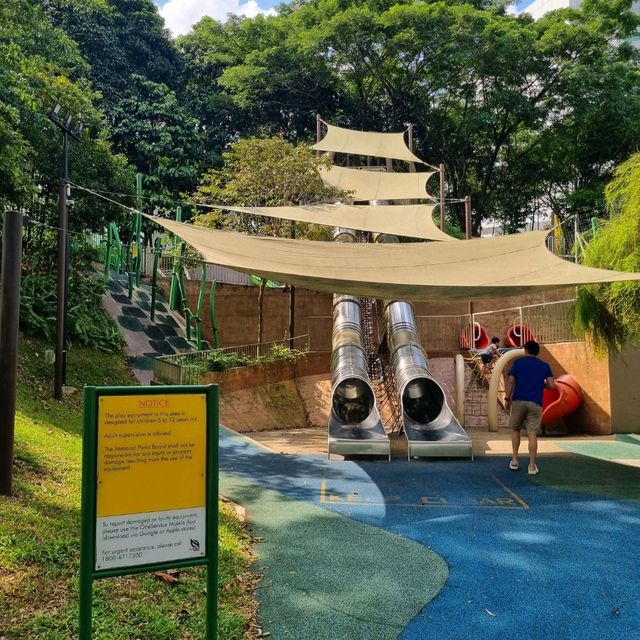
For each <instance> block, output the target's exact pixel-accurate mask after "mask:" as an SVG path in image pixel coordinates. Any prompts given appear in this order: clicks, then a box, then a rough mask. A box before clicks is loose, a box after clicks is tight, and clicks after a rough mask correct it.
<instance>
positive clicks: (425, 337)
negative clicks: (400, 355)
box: [416, 300, 580, 353]
mask: <svg viewBox="0 0 640 640" xmlns="http://www.w3.org/2000/svg"><path fill="white" fill-rule="evenodd" d="M574 303H575V300H561V301H559V302H544V303H541V304H534V305H526V306H521V307H511V308H508V309H497V310H494V311H482V312H479V313H474V314H472V315H469V314H462V315H451V316H416V326H417V327H418V331H419V333H420V337H421V340H422V346H423V347H424V348H425V350H426V351H427V353H433V352H438V351H458V350H459V349H460V348H461V346H462V345H461V336H462V334H463V332H470V331H471V326H472V323H478V324H479V325H480V326H481V327H482V328H483V329H484V330H485V331H486V332H487V335H488V337H489V339H490V338H491V337H492V336H497V337H499V338H500V339H501V340H504V338H505V335H506V333H507V331H508V329H509V328H510V327H513V326H514V325H517V324H522V325H524V326H525V327H527V328H528V329H530V331H531V333H532V334H533V335H534V336H535V338H536V340H538V341H539V342H541V343H543V344H551V343H554V342H577V341H579V340H580V338H577V337H576V336H575V334H574V332H573V330H572V327H571V309H572V307H573V305H574ZM475 335H476V336H477V335H478V328H477V325H476V328H475Z"/></svg>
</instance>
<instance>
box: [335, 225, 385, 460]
mask: <svg viewBox="0 0 640 640" xmlns="http://www.w3.org/2000/svg"><path fill="white" fill-rule="evenodd" d="M334 237H335V238H336V240H338V241H342V242H353V241H355V236H354V235H353V232H350V231H349V230H346V229H336V231H335V234H334ZM328 426H329V432H328V449H327V451H328V455H329V457H330V456H331V454H332V453H336V454H342V455H386V456H389V457H390V454H391V445H390V442H389V437H388V436H387V434H386V431H385V429H384V425H383V424H382V420H381V419H380V413H379V412H378V408H377V406H376V397H375V393H374V392H373V389H372V388H371V382H370V380H369V374H368V371H367V354H366V352H365V349H364V346H363V340H362V324H361V311H360V301H359V300H358V298H354V297H353V296H342V295H334V297H333V334H332V354H331V412H330V414H329V425H328Z"/></svg>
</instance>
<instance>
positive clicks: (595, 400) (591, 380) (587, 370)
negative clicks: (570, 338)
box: [540, 342, 611, 435]
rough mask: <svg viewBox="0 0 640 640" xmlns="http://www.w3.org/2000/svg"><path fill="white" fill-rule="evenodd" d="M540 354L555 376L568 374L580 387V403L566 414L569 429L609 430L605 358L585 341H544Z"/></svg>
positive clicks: (607, 368) (607, 376)
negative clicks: (598, 355)
mask: <svg viewBox="0 0 640 640" xmlns="http://www.w3.org/2000/svg"><path fill="white" fill-rule="evenodd" d="M540 357H542V358H543V359H544V360H546V361H547V362H548V363H549V364H550V365H551V370H552V371H553V375H554V377H558V376H560V375H562V374H564V373H568V374H571V375H572V376H573V377H574V378H575V379H576V380H577V381H578V382H579V384H580V386H581V387H582V395H583V402H582V406H581V407H580V408H579V409H578V410H577V411H576V412H575V413H573V414H572V415H570V416H567V417H566V418H565V422H566V424H567V428H568V429H569V432H571V433H588V434H592V435H605V434H609V433H611V403H610V387H609V360H608V358H602V359H599V358H597V357H596V356H595V355H594V354H593V352H592V351H591V350H590V349H589V347H588V345H587V344H586V343H584V342H565V343H558V344H549V345H543V346H542V349H541V351H540Z"/></svg>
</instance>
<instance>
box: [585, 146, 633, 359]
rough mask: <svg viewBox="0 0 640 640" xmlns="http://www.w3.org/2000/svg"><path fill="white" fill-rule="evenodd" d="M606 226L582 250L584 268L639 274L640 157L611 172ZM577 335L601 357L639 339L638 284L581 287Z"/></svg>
mask: <svg viewBox="0 0 640 640" xmlns="http://www.w3.org/2000/svg"><path fill="white" fill-rule="evenodd" d="M605 198H606V203H607V208H608V211H609V213H610V216H611V217H610V219H609V221H608V222H607V223H606V224H605V225H604V226H603V227H602V228H601V229H599V230H598V232H597V233H596V235H595V237H594V238H593V240H592V241H591V242H590V243H589V245H587V249H586V251H585V255H584V264H586V265H588V266H591V267H600V268H603V269H616V270H619V271H635V272H638V271H640V154H635V155H633V156H631V158H629V159H628V160H627V161H626V162H624V163H622V164H621V165H620V166H618V167H617V168H616V170H615V174H614V179H613V180H612V181H611V182H610V183H609V184H608V185H607V187H606V190H605ZM574 325H575V326H576V329H577V330H578V331H580V332H582V333H584V334H586V335H587V336H588V337H589V338H590V339H591V341H592V342H593V344H594V345H595V347H596V348H597V349H598V351H600V352H606V351H607V350H613V351H619V350H620V349H621V348H622V347H623V346H624V344H625V343H626V342H629V341H632V342H633V341H637V339H638V338H639V337H640V283H638V282H616V283H614V284H611V285H591V286H588V287H580V289H579V290H578V296H577V301H576V306H575V310H574Z"/></svg>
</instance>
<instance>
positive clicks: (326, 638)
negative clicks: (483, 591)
mask: <svg viewBox="0 0 640 640" xmlns="http://www.w3.org/2000/svg"><path fill="white" fill-rule="evenodd" d="M220 491H221V493H222V494H224V495H225V496H228V497H229V498H230V499H231V500H234V501H235V502H238V503H240V504H242V505H243V506H245V507H246V508H247V510H248V513H249V514H250V523H249V524H250V527H251V531H252V533H253V535H254V536H258V537H259V539H260V542H259V543H258V544H257V545H256V547H255V551H256V552H257V554H258V559H257V561H256V563H255V567H254V569H255V570H256V571H257V572H258V573H262V574H263V578H262V580H261V581H260V582H259V586H258V598H259V600H260V618H261V620H262V622H263V624H264V625H265V627H267V628H268V629H269V631H270V632H271V633H272V637H273V638H277V639H278V640H286V639H287V638H290V639H295V640H300V639H301V638H309V640H312V639H313V640H339V639H346V638H349V639H351V638H362V639H363V640H395V639H396V638H397V637H398V635H399V634H400V632H401V631H402V629H404V628H405V627H406V625H407V624H408V623H409V621H410V620H412V619H413V618H414V617H415V616H416V615H417V614H418V613H419V612H420V611H421V610H422V608H423V607H424V605H425V604H426V603H427V602H429V601H430V600H432V599H433V598H434V597H435V596H436V595H437V594H438V593H439V592H440V590H441V589H442V587H443V585H444V583H445V582H446V580H447V577H448V568H447V565H446V563H445V561H444V560H443V559H442V558H441V557H440V556H439V555H437V554H436V553H434V552H433V551H431V550H430V549H428V548H427V547H425V546H423V545H420V544H417V543H416V542H413V541H411V540H408V539H406V538H403V537H400V536H397V535H395V534H392V533H390V532H388V531H384V530H382V529H378V528H377V527H372V526H370V525H367V524H363V523H360V522H356V521H355V520H351V519H348V518H345V517H343V516H341V515H339V514H336V513H332V512H330V511H327V510H325V509H321V508H319V507H315V506H313V505H311V504H308V503H306V502H301V501H297V500H293V499H291V498H287V497H285V496H283V495H282V494H280V493H277V492H274V491H271V490H269V489H265V488H261V487H258V486H256V485H253V484H250V483H249V482H247V481H246V480H243V479H241V478H239V477H238V476H235V475H232V474H229V473H225V472H221V473H220ZM310 540H311V541H313V542H311V543H310ZM371 603H375V607H374V608H373V609H374V612H373V613H372V606H371Z"/></svg>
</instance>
